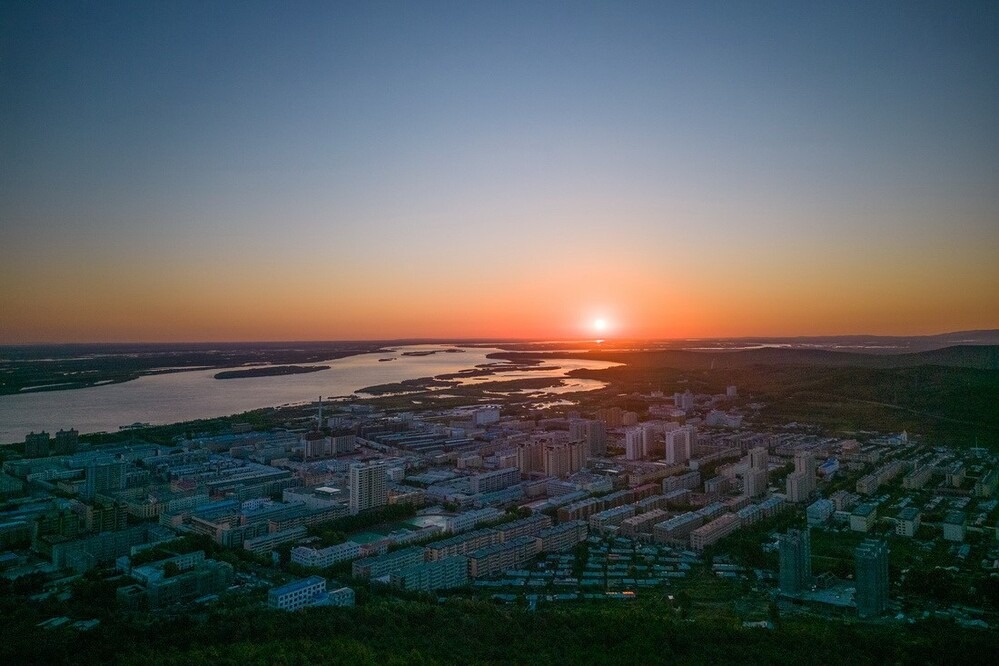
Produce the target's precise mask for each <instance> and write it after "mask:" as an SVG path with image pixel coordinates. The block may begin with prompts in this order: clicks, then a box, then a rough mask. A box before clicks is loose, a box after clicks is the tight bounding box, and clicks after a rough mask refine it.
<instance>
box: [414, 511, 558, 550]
mask: <svg viewBox="0 0 999 666" xmlns="http://www.w3.org/2000/svg"><path fill="white" fill-rule="evenodd" d="M546 517H547V516H546ZM502 540H503V537H502V535H501V534H500V533H499V532H497V531H496V530H490V529H481V530H475V531H474V532H467V533H465V534H458V535H455V536H453V537H448V538H447V539H441V540H439V541H434V542H431V543H428V544H427V545H426V559H427V560H428V561H435V560H443V559H445V558H448V557H454V556H455V555H464V554H466V553H470V552H472V551H473V550H478V549H479V548H483V547H485V546H491V545H492V544H494V543H499V542H500V541H502Z"/></svg>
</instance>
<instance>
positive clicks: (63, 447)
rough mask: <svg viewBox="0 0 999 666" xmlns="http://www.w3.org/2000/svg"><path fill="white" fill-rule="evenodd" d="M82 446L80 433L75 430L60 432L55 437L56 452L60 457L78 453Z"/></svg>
mask: <svg viewBox="0 0 999 666" xmlns="http://www.w3.org/2000/svg"><path fill="white" fill-rule="evenodd" d="M79 445H80V432H79V431H78V430H76V429H75V428H70V429H69V430H59V432H57V433H56V435H55V452H56V454H58V455H63V454H67V453H76V449H77V448H78V447H79Z"/></svg>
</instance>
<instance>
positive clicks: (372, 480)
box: [350, 462, 388, 515]
mask: <svg viewBox="0 0 999 666" xmlns="http://www.w3.org/2000/svg"><path fill="white" fill-rule="evenodd" d="M386 504H388V477H387V476H386V474H385V464H384V463H380V462H375V463H369V464H366V465H362V464H354V465H351V466H350V513H351V515H356V514H358V513H360V512H361V511H366V510H367V509H374V508H376V507H379V506H385V505H386Z"/></svg>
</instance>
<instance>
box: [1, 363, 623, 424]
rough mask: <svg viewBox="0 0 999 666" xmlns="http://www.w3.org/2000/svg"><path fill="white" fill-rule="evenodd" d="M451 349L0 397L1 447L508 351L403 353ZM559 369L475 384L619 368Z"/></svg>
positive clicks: (292, 399) (247, 405) (292, 398)
mask: <svg viewBox="0 0 999 666" xmlns="http://www.w3.org/2000/svg"><path fill="white" fill-rule="evenodd" d="M447 348H451V346H449V345H445V346H441V345H414V346H405V347H397V348H396V351H395V352H394V353H391V354H390V353H384V352H383V353H376V354H361V355H358V356H348V357H347V358H340V359H335V360H331V361H322V362H319V363H315V364H302V365H328V366H330V368H329V369H328V370H320V371H318V372H311V373H307V374H300V375H281V376H274V377H245V378H240V379H225V380H219V379H215V378H214V375H215V374H216V373H217V372H219V370H218V369H209V370H192V371H186V372H175V373H169V374H161V375H150V376H145V377H140V378H138V379H135V380H132V381H129V382H123V383H120V384H106V385H103V386H92V387H89V388H83V389H74V390H69V391H43V392H38V393H25V394H23V395H5V396H0V442H2V443H10V442H15V441H21V440H23V439H24V436H25V435H26V434H28V432H31V431H39V430H47V431H49V432H50V433H51V432H54V431H55V430H59V429H60V428H76V429H77V430H79V431H80V432H81V433H89V432H101V431H106V432H116V431H117V430H118V427H119V426H122V425H129V424H132V423H137V422H140V423H151V424H153V425H162V424H167V423H177V422H180V421H191V420H194V419H206V418H215V417H220V416H229V415H231V414H238V413H240V412H245V411H249V410H252V409H260V408H263V407H273V406H279V405H286V404H294V403H301V402H306V401H312V400H316V399H317V398H318V397H319V396H323V397H324V398H328V397H331V396H345V395H350V394H352V393H354V392H356V391H358V390H360V389H362V388H365V387H368V386H373V385H376V384H389V383H393V382H399V381H402V380H404V379H417V378H420V377H432V376H436V375H440V374H445V373H452V372H458V371H460V370H464V369H467V368H473V367H475V366H476V365H479V364H483V363H495V361H494V360H492V359H487V358H486V355H487V354H491V353H493V352H498V351H502V350H500V349H490V348H475V347H466V348H463V349H464V352H463V353H444V352H438V353H435V354H431V355H427V356H403V355H402V352H404V351H429V350H439V349H447ZM390 356H391V357H394V358H395V360H393V361H379V359H381V358H388V357H390ZM545 365H546V366H549V365H557V366H558V369H553V370H542V371H537V372H517V371H515V370H511V371H510V372H509V373H497V374H496V375H494V376H492V377H488V378H485V377H483V378H477V379H476V380H474V381H476V382H481V381H488V380H489V379H492V380H496V381H499V380H507V379H520V378H523V377H564V376H565V373H566V372H568V371H569V370H573V369H576V368H593V369H602V368H607V367H611V366H614V365H617V364H616V363H608V362H604V361H595V360H594V361H581V360H562V359H559V360H554V359H545ZM602 386H603V383H602V382H598V381H595V380H585V379H567V380H566V381H565V382H564V386H562V387H556V388H555V389H551V390H548V391H546V392H547V393H560V392H566V391H582V390H591V389H596V388H601V387H602Z"/></svg>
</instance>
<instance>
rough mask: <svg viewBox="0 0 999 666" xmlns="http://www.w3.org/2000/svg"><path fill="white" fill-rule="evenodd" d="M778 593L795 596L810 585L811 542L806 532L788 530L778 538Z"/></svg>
mask: <svg viewBox="0 0 999 666" xmlns="http://www.w3.org/2000/svg"><path fill="white" fill-rule="evenodd" d="M777 544H778V551H779V554H780V574H779V575H780V591H781V592H783V593H784V594H797V593H798V592H802V591H804V590H806V589H808V587H809V586H810V585H811V584H812V541H811V537H810V535H809V533H808V530H807V529H805V530H788V532H787V534H781V535H780V536H779V537H778V542H777Z"/></svg>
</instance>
